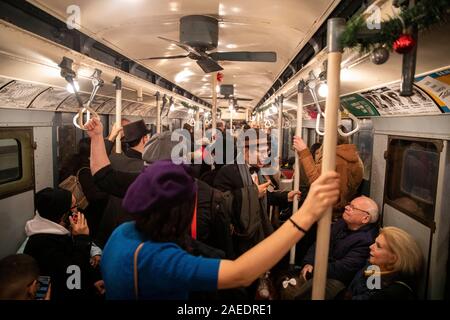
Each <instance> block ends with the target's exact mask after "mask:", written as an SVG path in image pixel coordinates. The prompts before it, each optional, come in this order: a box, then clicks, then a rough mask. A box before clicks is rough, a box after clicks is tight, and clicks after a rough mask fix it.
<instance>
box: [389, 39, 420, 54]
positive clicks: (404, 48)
mask: <svg viewBox="0 0 450 320" xmlns="http://www.w3.org/2000/svg"><path fill="white" fill-rule="evenodd" d="M415 45H416V40H414V38H413V37H411V36H410V35H409V34H402V35H400V37H398V39H397V40H395V41H394V44H393V48H394V51H395V52H397V53H401V54H404V53H408V52H410V51H411V50H412V49H413V48H414V46H415Z"/></svg>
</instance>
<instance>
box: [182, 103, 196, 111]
mask: <svg viewBox="0 0 450 320" xmlns="http://www.w3.org/2000/svg"><path fill="white" fill-rule="evenodd" d="M181 104H182V105H183V107H185V108H186V109H192V110H194V111H198V107H197V106H191V105H190V104H188V103H186V102H184V101H181Z"/></svg>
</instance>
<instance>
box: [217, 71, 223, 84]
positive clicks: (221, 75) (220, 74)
mask: <svg viewBox="0 0 450 320" xmlns="http://www.w3.org/2000/svg"><path fill="white" fill-rule="evenodd" d="M222 80H223V73H222V72H217V81H218V82H222Z"/></svg>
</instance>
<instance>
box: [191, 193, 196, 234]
mask: <svg viewBox="0 0 450 320" xmlns="http://www.w3.org/2000/svg"><path fill="white" fill-rule="evenodd" d="M191 237H192V239H197V193H196V194H195V205H194V215H193V217H192V222H191Z"/></svg>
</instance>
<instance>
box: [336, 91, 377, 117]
mask: <svg viewBox="0 0 450 320" xmlns="http://www.w3.org/2000/svg"><path fill="white" fill-rule="evenodd" d="M341 105H342V106H343V107H344V108H345V109H347V110H348V111H349V112H350V113H351V114H353V115H354V116H356V117H373V116H379V115H380V114H379V113H378V111H377V109H376V108H375V107H374V105H373V104H372V103H371V102H370V101H368V100H367V99H365V98H364V97H363V96H361V95H360V94H357V93H354V94H350V95H348V96H344V97H341Z"/></svg>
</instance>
